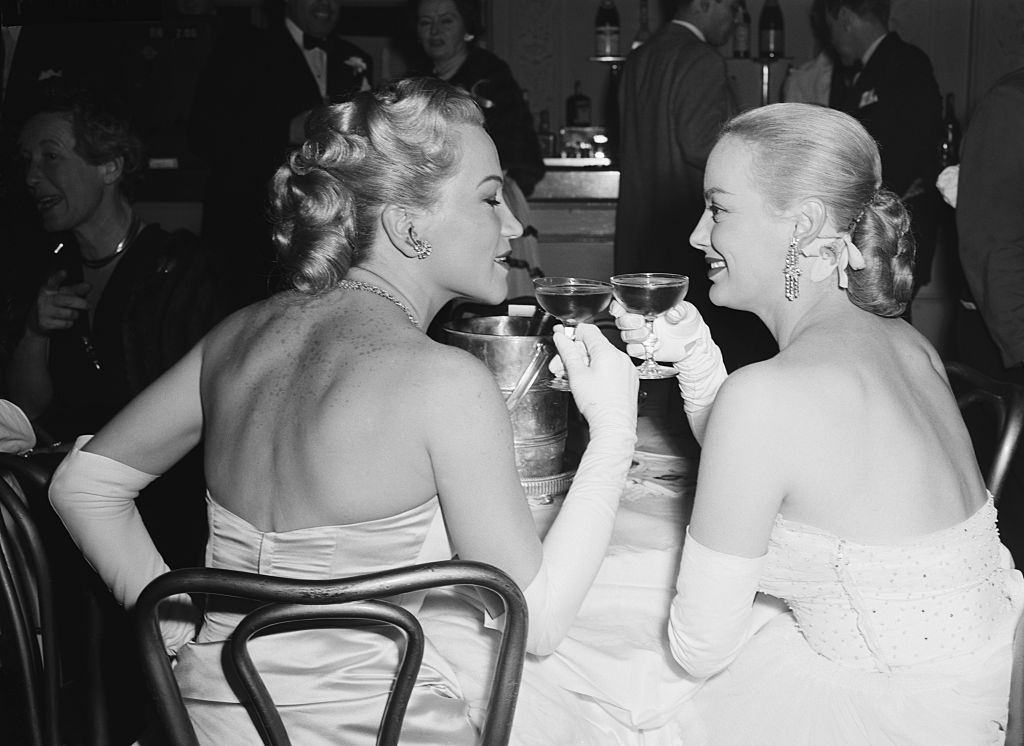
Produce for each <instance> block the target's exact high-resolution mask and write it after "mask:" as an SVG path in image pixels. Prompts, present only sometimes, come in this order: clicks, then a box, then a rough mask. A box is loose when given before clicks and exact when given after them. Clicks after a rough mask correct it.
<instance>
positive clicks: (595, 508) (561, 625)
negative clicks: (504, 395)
mask: <svg viewBox="0 0 1024 746" xmlns="http://www.w3.org/2000/svg"><path fill="white" fill-rule="evenodd" d="M577 333H578V334H580V335H581V338H583V339H584V340H585V343H586V345H587V350H588V352H589V354H590V357H591V364H590V366H589V367H588V366H587V365H586V364H585V363H584V362H583V359H582V352H581V350H580V349H579V346H578V345H573V344H572V343H569V342H568V341H567V340H565V339H564V337H563V338H561V339H560V338H559V337H558V336H556V343H557V344H559V351H560V353H561V354H562V357H563V360H565V362H566V367H567V369H568V371H569V376H570V381H572V382H573V389H574V395H575V397H576V400H577V404H578V406H579V407H580V410H581V411H582V412H584V414H585V416H587V417H588V422H589V423H590V427H591V440H590V443H589V445H588V447H587V450H586V453H585V454H584V456H583V459H582V461H581V463H580V467H579V469H578V471H577V476H576V478H575V480H574V481H573V486H572V488H571V489H570V491H569V494H568V495H567V496H566V499H565V504H564V506H563V507H562V510H561V512H560V513H559V515H558V517H557V519H556V520H555V522H554V524H553V526H552V527H551V530H550V531H549V532H548V534H547V536H546V538H545V541H544V544H543V547H542V546H541V544H540V541H539V540H538V538H537V534H536V528H535V526H534V524H533V519H532V517H531V516H530V513H529V509H528V507H527V504H526V498H525V496H524V495H523V491H522V487H521V485H520V483H519V477H518V473H517V472H516V469H515V463H514V458H513V449H512V437H511V435H512V433H511V424H510V420H509V416H508V413H507V412H506V411H505V407H504V402H503V401H502V400H501V397H500V396H499V395H497V392H496V391H495V386H494V382H493V379H492V378H491V376H490V374H489V373H488V372H487V371H486V370H485V369H483V368H482V366H472V367H473V368H474V369H475V371H476V372H475V373H473V374H471V375H468V376H467V377H466V378H465V379H463V380H460V384H461V385H460V386H458V388H457V389H456V388H455V387H450V389H455V391H456V392H457V398H458V399H461V400H462V403H461V404H459V403H457V402H450V403H449V405H448V406H446V407H445V408H444V409H445V410H446V411H447V413H448V415H447V417H441V416H440V414H441V413H440V412H439V413H438V414H439V416H438V417H437V418H435V419H437V420H438V421H439V422H438V424H439V427H438V428H437V429H436V430H434V431H433V432H432V434H431V437H432V441H433V444H432V446H431V458H432V460H433V462H434V465H435V472H436V473H437V479H438V488H439V493H440V496H441V503H442V507H443V508H444V511H445V520H446V523H447V525H448V529H449V532H450V533H451V536H452V539H453V542H454V544H455V548H456V550H457V551H458V553H459V555H460V556H461V557H462V558H464V559H476V560H480V561H483V562H488V563H490V564H493V565H495V566H497V567H499V568H501V569H503V570H505V571H506V572H508V573H509V574H510V575H511V576H512V577H513V579H515V580H516V582H517V583H518V584H519V585H520V587H522V588H523V589H524V590H525V594H526V597H527V603H528V604H529V607H530V618H531V625H530V639H529V642H528V645H529V649H530V651H531V652H535V653H539V654H544V653H548V652H550V651H551V650H553V649H554V647H555V646H557V644H558V642H560V641H561V639H562V637H563V636H564V634H565V632H566V631H567V630H568V628H569V626H570V625H571V623H572V621H573V619H574V618H575V616H576V613H577V611H578V610H579V606H580V604H581V603H582V602H583V598H584V596H585V595H586V592H587V590H589V588H590V585H591V584H592V583H593V580H594V577H595V576H596V574H597V571H598V570H599V569H600V566H601V562H602V561H603V559H604V555H605V552H606V551H607V548H608V542H609V541H610V539H611V531H612V527H613V525H614V518H615V512H616V509H617V507H618V501H619V497H620V494H621V492H622V488H623V486H624V483H625V477H626V473H627V472H628V470H629V465H630V463H631V460H632V455H633V446H634V444H635V439H636V397H637V385H638V382H637V378H636V371H635V368H634V367H633V365H632V363H631V362H630V361H629V359H628V358H627V357H626V356H625V355H622V354H621V353H620V352H618V351H617V350H615V349H614V348H613V347H612V346H611V345H610V344H609V343H608V342H607V341H606V340H605V339H604V337H603V335H602V333H601V332H600V330H598V329H597V328H596V327H593V326H590V325H586V326H585V327H580V331H578V332H577ZM557 334H558V332H556V335H557ZM478 376H480V377H481V378H479V379H478V378H477V377H478Z"/></svg>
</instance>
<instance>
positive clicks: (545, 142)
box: [537, 109, 556, 158]
mask: <svg viewBox="0 0 1024 746" xmlns="http://www.w3.org/2000/svg"><path fill="white" fill-rule="evenodd" d="M538 116H539V119H540V121H539V122H538V124H537V142H538V143H540V154H541V157H542V158H552V157H554V156H555V155H556V152H555V133H554V132H552V131H551V118H550V115H549V114H548V110H547V109H541V112H540V114H539V115H538Z"/></svg>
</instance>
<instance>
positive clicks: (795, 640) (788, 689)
mask: <svg viewBox="0 0 1024 746" xmlns="http://www.w3.org/2000/svg"><path fill="white" fill-rule="evenodd" d="M995 519H996V510H995V507H994V505H993V503H992V500H991V498H990V499H989V500H988V501H987V502H986V503H985V505H984V506H982V507H981V508H980V509H979V510H978V511H977V512H976V513H975V514H974V515H973V516H971V517H970V518H968V519H967V520H965V521H964V522H962V523H960V524H958V525H956V526H953V527H951V528H948V529H944V530H941V531H937V532H935V533H931V534H928V535H927V536H924V537H922V538H920V539H917V540H915V541H913V542H908V543H905V544H900V545H894V546H877V545H865V544H858V543H855V542H851V541H847V540H845V539H843V538H840V537H838V536H835V535H834V534H831V533H828V532H826V531H822V530H819V529H816V528H814V527H811V526H807V525H804V524H801V523H797V522H794V521H790V520H786V519H784V518H782V517H781V516H779V517H777V518H776V521H775V526H774V528H773V531H772V535H771V540H770V544H769V549H768V557H767V562H766V566H765V570H764V572H763V574H762V578H761V582H760V589H761V590H762V591H764V592H765V593H768V594H771V595H773V596H776V597H778V598H782V599H784V600H785V601H786V602H787V604H788V605H789V607H790V608H791V610H792V612H793V613H792V614H791V615H790V614H785V615H781V616H779V617H777V618H776V619H775V620H773V621H772V622H771V623H769V624H768V625H767V626H766V627H765V628H763V629H762V630H761V631H759V632H758V633H757V634H756V635H755V636H754V637H753V638H752V639H751V640H750V641H749V642H748V643H747V645H746V646H745V647H744V649H743V651H742V652H741V653H740V655H739V657H738V658H737V659H736V660H735V661H734V662H733V663H732V664H731V665H730V666H729V667H728V668H727V669H726V670H724V671H723V672H722V673H720V674H718V675H716V676H714V677H712V678H711V679H709V680H708V681H707V682H706V683H705V685H704V687H703V688H702V689H701V690H700V691H699V692H698V693H697V695H696V696H695V697H694V699H693V701H692V702H691V703H690V706H689V707H688V708H686V711H685V712H683V713H680V719H679V723H680V725H681V726H682V728H683V730H684V732H686V734H687V737H686V741H685V742H686V743H687V744H716V745H717V744H754V743H756V744H787V745H790V744H829V745H830V746H839V745H841V744H929V745H934V744H951V745H952V744H957V745H961V744H963V745H966V744H972V745H974V744H1002V743H1003V738H1004V734H1003V729H1004V728H1005V725H1006V717H1007V703H1008V695H1009V686H1010V670H1011V663H1012V644H1013V633H1014V629H1015V626H1016V623H1017V620H1018V617H1019V616H1020V613H1021V608H1022V604H1024V579H1022V576H1021V573H1020V572H1018V571H1017V570H1014V569H1012V567H1013V564H1012V559H1011V558H1010V555H1009V552H1008V551H1007V550H1006V549H1005V547H1003V545H1002V544H1001V543H1000V542H999V536H998V533H997V530H996V523H995Z"/></svg>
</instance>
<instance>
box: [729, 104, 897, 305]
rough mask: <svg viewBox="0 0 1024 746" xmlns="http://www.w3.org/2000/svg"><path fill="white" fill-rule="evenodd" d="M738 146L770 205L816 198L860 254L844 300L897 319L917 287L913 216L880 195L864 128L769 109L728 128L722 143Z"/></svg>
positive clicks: (799, 109) (801, 108) (818, 113)
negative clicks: (747, 150) (749, 158)
mask: <svg viewBox="0 0 1024 746" xmlns="http://www.w3.org/2000/svg"><path fill="white" fill-rule="evenodd" d="M730 135H731V136H733V137H737V138H740V139H741V140H743V141H744V142H745V143H747V144H748V145H750V146H752V151H753V174H752V176H753V180H754V184H755V186H756V187H757V189H758V190H759V191H760V192H761V193H762V194H763V195H764V198H765V201H766V202H767V204H768V205H769V206H770V207H771V208H772V209H773V210H777V211H778V212H780V213H781V212H784V211H785V210H787V209H789V208H790V207H792V206H793V205H794V204H796V203H797V202H799V201H800V200H803V199H807V198H811V197H817V198H818V199H820V200H821V201H822V202H824V204H825V208H826V209H827V210H828V214H829V216H830V217H831V218H832V222H833V223H834V224H835V225H836V227H837V228H838V230H839V232H840V233H844V232H846V231H849V233H850V238H851V239H852V241H853V242H854V243H855V244H856V245H857V247H858V248H859V249H860V250H861V253H863V254H864V262H865V264H866V266H865V268H864V269H860V270H852V269H851V270H848V271H847V277H848V278H849V281H850V283H849V287H848V288H847V291H846V292H847V295H848V296H849V298H850V300H851V301H852V302H853V303H854V304H855V305H856V306H858V307H859V308H862V309H864V310H865V311H870V312H871V313H874V314H877V315H878V316H899V315H901V314H902V313H903V312H904V311H905V310H906V307H907V304H908V303H909V302H910V300H911V297H912V295H913V287H914V250H915V247H914V239H913V236H912V234H911V233H910V215H909V214H908V213H907V210H906V208H905V207H904V205H903V203H902V202H901V201H900V199H899V197H897V196H896V194H894V193H893V192H891V191H889V190H888V189H880V188H879V186H880V184H881V181H882V164H881V160H880V158H879V156H878V146H877V145H876V143H875V141H874V140H873V139H872V138H871V136H870V135H869V134H868V133H867V130H865V129H864V127H863V126H861V124H860V123H859V122H858V121H857V120H856V119H854V118H853V117H851V116H849V115H848V114H844V113H842V112H840V111H835V110H833V109H828V108H826V107H823V106H816V105H814V104H797V103H789V104H771V105H768V106H762V107H760V108H757V109H751V110H750V111H747V112H744V113H743V114H740V115H738V116H736V117H734V118H733V119H731V120H730V121H728V122H726V124H725V126H724V127H723V128H722V132H721V135H720V137H726V136H730Z"/></svg>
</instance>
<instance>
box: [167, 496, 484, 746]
mask: <svg viewBox="0 0 1024 746" xmlns="http://www.w3.org/2000/svg"><path fill="white" fill-rule="evenodd" d="M207 512H208V515H209V521H210V538H209V541H208V543H207V550H206V564H207V566H208V567H219V568H227V569H231V570H244V571H248V572H259V573H263V574H267V575H285V576H290V577H297V578H304V579H327V578H333V577H343V576H346V575H357V574H361V573H365V572H371V571H375V570H383V569H389V568H392V567H398V566H404V565H410V564H413V563H416V562H427V561H433V560H444V559H450V558H451V549H450V547H449V545H448V542H447V538H446V535H445V532H444V526H443V521H442V520H441V514H440V507H439V505H438V501H437V498H434V499H432V500H429V501H427V502H426V503H424V504H423V505H420V506H418V507H415V508H413V509H411V510H408V511H405V512H403V513H400V514H398V515H395V516H390V517H387V518H382V519H379V520H374V521H366V522H362V523H356V524H350V525H344V526H317V527H312V528H306V529H299V530H295V531H286V532H264V531H259V530H258V529H256V528H255V527H253V526H252V525H251V524H250V523H249V522H248V521H246V520H244V519H243V518H241V517H239V516H237V515H235V514H234V513H232V512H231V511H229V510H227V509H226V508H224V507H223V506H221V505H219V504H217V502H216V501H214V500H213V499H212V498H210V497H208V498H207ZM382 536H386V540H383V539H382V538H381V537H382ZM421 601H422V599H421V598H418V597H416V596H414V595H409V596H406V597H405V598H404V599H403V605H405V606H406V607H407V608H411V609H412V610H413V611H415V610H416V609H417V608H418V607H419V605H420V602H421ZM250 608H251V606H250ZM241 611H243V609H242V608H241V607H239V606H238V602H236V601H231V600H225V599H220V600H217V601H214V600H211V604H210V606H209V607H208V608H207V611H206V616H205V618H204V621H203V626H202V628H201V630H200V632H199V636H198V637H197V639H196V640H195V641H194V642H191V643H189V644H187V645H186V646H184V647H183V648H182V649H181V650H180V651H179V654H178V658H177V663H176V666H175V676H176V678H177V679H178V685H179V687H180V689H181V692H182V695H183V697H184V699H185V704H186V707H187V708H188V711H189V716H190V718H191V720H192V724H193V726H194V727H195V729H196V733H197V735H198V737H199V740H200V742H201V743H204V744H217V745H218V746H220V745H222V744H250V743H251V744H258V743H261V741H260V737H259V734H258V733H257V731H256V729H255V727H254V726H253V725H252V721H251V720H250V718H249V716H248V714H247V713H246V711H245V710H244V709H243V707H242V706H241V705H239V704H238V698H237V697H236V695H235V693H234V692H233V691H232V689H231V687H230V686H229V685H228V684H227V682H226V681H225V679H224V674H223V668H222V666H221V655H222V652H223V648H224V646H223V641H224V640H225V639H226V638H227V636H228V635H230V634H231V632H232V631H233V630H234V628H235V625H236V624H237V623H238V621H239V620H240V619H241V616H242V614H241V613H240V612H241ZM249 650H250V652H251V654H252V657H253V660H254V662H255V663H256V667H257V669H258V670H259V671H260V673H261V675H262V676H263V677H264V681H265V682H266V685H267V688H268V690H269V691H270V694H271V696H272V698H273V700H274V702H275V704H276V705H277V707H278V711H279V712H280V714H281V718H282V720H283V722H284V725H285V729H286V730H287V731H288V734H289V737H290V738H291V741H292V743H295V744H303V746H306V744H373V743H375V742H376V735H377V730H378V727H379V724H380V718H381V714H382V713H383V710H384V703H385V701H386V698H387V694H388V692H389V691H390V688H391V684H392V681H393V678H394V671H395V669H396V667H397V650H398V648H397V646H396V645H395V643H394V641H393V640H392V639H389V638H386V637H384V636H382V635H380V634H378V633H376V632H370V631H360V630H354V629H332V628H325V629H318V630H317V629H314V630H304V631H298V632H284V633H279V634H271V635H268V636H264V637H257V638H255V639H253V640H252V641H251V642H250V644H249ZM476 738H477V731H476V728H475V727H474V726H473V724H472V723H471V722H470V719H469V706H468V704H467V702H466V701H465V699H464V698H463V696H462V693H461V690H460V687H459V684H458V681H457V678H456V675H455V673H454V672H453V671H452V670H451V667H450V666H449V665H448V664H447V662H446V661H445V660H444V659H443V658H442V657H441V655H440V654H439V653H438V652H437V651H436V649H435V648H434V647H433V645H432V644H431V643H430V639H429V635H428V637H427V646H426V650H425V652H424V656H423V666H422V668H421V671H420V676H419V679H418V680H417V686H416V690H415V692H414V694H413V697H412V699H411V701H410V703H409V707H408V710H407V712H406V717H405V722H404V725H403V728H402V743H403V744H406V743H408V744H422V745H423V746H434V745H435V744H473V743H475V742H476Z"/></svg>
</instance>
